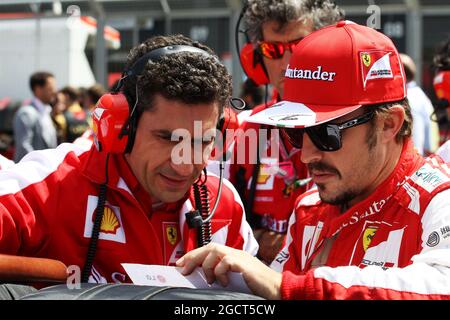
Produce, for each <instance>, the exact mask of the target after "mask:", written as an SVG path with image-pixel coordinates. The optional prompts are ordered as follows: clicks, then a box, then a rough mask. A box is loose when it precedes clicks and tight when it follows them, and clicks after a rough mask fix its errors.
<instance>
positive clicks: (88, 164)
mask: <svg viewBox="0 0 450 320" xmlns="http://www.w3.org/2000/svg"><path fill="white" fill-rule="evenodd" d="M104 172H105V155H103V154H102V153H99V152H97V151H96V150H95V148H91V149H86V148H82V147H80V146H77V145H74V144H62V145H60V146H59V147H58V148H56V149H49V150H43V151H36V152H32V153H30V154H28V155H27V156H26V157H24V159H23V160H22V161H21V162H20V163H18V164H17V165H15V166H12V167H10V168H8V169H4V170H0V180H1V181H2V183H1V184H0V252H1V253H5V254H18V255H23V256H35V257H46V258H53V259H58V260H61V261H62V262H64V263H65V264H66V265H67V266H69V265H78V266H79V267H80V268H82V267H83V265H84V262H85V258H86V252H87V247H88V244H89V241H90V237H91V231H92V226H93V213H94V210H95V209H96V206H97V201H98V193H99V185H100V184H101V183H102V182H103V181H105V176H104ZM108 175H109V182H108V190H107V201H106V205H105V210H104V216H103V220H102V224H101V228H100V237H99V241H98V245H97V253H96V257H95V259H94V263H93V268H92V273H91V277H90V279H89V281H90V282H129V281H130V280H129V278H128V277H127V276H126V274H125V271H124V269H123V268H122V266H121V263H141V264H158V265H173V264H174V262H175V261H176V260H177V259H178V258H179V257H181V256H182V255H183V254H184V253H185V252H187V251H189V250H192V249H194V248H196V246H197V245H196V244H197V238H196V232H195V231H194V230H189V228H188V227H187V224H186V221H185V215H184V214H185V213H186V212H188V211H190V210H191V209H192V208H193V203H194V201H193V196H192V194H189V195H187V196H186V197H185V199H182V200H181V201H179V202H177V203H173V204H163V205H162V206H159V207H158V208H152V205H151V203H150V199H149V196H148V194H147V193H146V192H145V191H144V190H143V189H142V187H141V186H140V184H139V183H138V181H137V179H136V178H135V177H134V175H133V174H132V172H131V169H130V168H129V167H128V164H127V163H126V161H125V159H124V158H123V155H118V154H116V155H112V156H111V157H110V159H109V166H108ZM207 186H208V192H209V198H210V203H211V207H212V204H213V203H214V201H215V198H216V195H217V188H218V178H217V177H216V176H208V179H207ZM212 230H213V235H212V241H213V242H217V243H220V244H224V245H228V246H230V247H233V248H237V249H243V250H245V251H248V252H250V253H251V254H253V255H254V254H256V252H257V249H258V246H257V244H256V241H255V239H254V238H253V234H252V231H251V229H250V227H249V226H248V224H247V222H246V221H245V218H244V215H243V209H242V203H241V201H240V199H239V196H238V194H237V192H236V191H235V189H234V188H233V186H232V185H231V184H230V183H229V182H228V181H224V186H223V189H222V196H221V200H220V202H219V206H218V209H217V211H216V214H215V215H214V218H213V219H212Z"/></svg>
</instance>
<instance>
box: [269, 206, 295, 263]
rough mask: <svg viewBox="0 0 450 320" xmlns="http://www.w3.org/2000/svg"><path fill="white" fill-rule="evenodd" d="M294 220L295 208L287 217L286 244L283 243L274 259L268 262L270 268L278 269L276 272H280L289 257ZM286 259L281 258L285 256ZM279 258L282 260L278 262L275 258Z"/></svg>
mask: <svg viewBox="0 0 450 320" xmlns="http://www.w3.org/2000/svg"><path fill="white" fill-rule="evenodd" d="M295 222H296V217H295V210H294V211H293V212H292V213H291V216H290V217H289V223H288V228H287V230H288V231H287V235H286V244H285V245H284V247H283V248H282V249H281V251H280V252H279V253H278V254H277V255H276V257H275V259H273V261H272V263H271V264H270V268H271V269H273V270H275V271H278V272H282V271H283V269H284V265H285V264H286V262H287V261H288V260H289V259H290V255H289V246H290V245H291V243H292V241H293V239H292V232H291V230H292V228H293V226H294V224H295ZM286 256H287V259H283V257H286ZM278 258H279V260H281V261H282V262H281V263H280V262H278V261H277V260H278Z"/></svg>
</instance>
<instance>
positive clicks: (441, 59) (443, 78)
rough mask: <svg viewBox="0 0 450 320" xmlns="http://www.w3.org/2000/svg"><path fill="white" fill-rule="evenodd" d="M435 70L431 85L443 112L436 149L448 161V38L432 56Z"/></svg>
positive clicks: (438, 107) (449, 154)
mask: <svg viewBox="0 0 450 320" xmlns="http://www.w3.org/2000/svg"><path fill="white" fill-rule="evenodd" d="M433 65H434V68H435V70H436V75H435V77H434V81H433V85H434V91H435V93H436V97H437V98H438V99H439V100H438V102H437V106H436V107H437V109H438V111H441V113H442V114H443V116H442V119H443V121H442V122H443V126H444V130H443V131H444V135H443V137H444V140H443V145H442V146H441V147H440V148H439V149H438V150H437V151H436V154H438V155H439V156H441V157H442V158H443V159H444V160H445V161H447V162H450V140H448V131H449V129H450V103H449V101H450V38H449V39H447V40H446V41H445V42H444V43H443V44H442V45H441V46H440V47H439V48H438V50H437V52H436V54H435V55H434V58H433Z"/></svg>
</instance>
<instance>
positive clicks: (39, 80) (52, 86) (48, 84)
mask: <svg viewBox="0 0 450 320" xmlns="http://www.w3.org/2000/svg"><path fill="white" fill-rule="evenodd" d="M30 88H31V91H32V93H33V99H32V101H31V103H30V104H28V105H24V106H22V107H20V108H19V110H18V111H17V113H16V114H15V116H14V121H13V130H14V143H15V153H14V161H15V162H17V161H19V160H20V159H22V158H23V156H25V155H26V154H27V153H29V152H31V151H33V150H41V149H47V148H55V147H56V146H57V138H56V130H55V127H54V126H53V122H52V119H51V116H50V113H51V111H52V107H51V104H52V103H54V100H55V97H56V80H55V77H54V76H53V74H51V73H49V72H36V73H34V74H32V75H31V77H30Z"/></svg>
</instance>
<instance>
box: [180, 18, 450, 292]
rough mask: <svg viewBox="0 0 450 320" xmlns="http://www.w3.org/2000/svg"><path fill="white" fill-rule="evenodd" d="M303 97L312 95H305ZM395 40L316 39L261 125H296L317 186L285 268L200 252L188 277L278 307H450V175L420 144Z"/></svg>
mask: <svg viewBox="0 0 450 320" xmlns="http://www.w3.org/2000/svg"><path fill="white" fill-rule="evenodd" d="M298 88H302V90H298ZM405 97H406V88H405V76H404V74H403V69H402V68H401V62H400V59H399V56H398V52H397V50H396V48H395V47H394V45H393V43H392V41H391V40H390V39H389V38H387V37H386V36H384V35H383V34H381V33H379V32H377V31H376V30H373V29H370V28H368V27H364V26H360V25H357V24H355V23H351V22H348V21H342V22H339V23H337V24H336V25H335V26H330V27H327V28H324V29H322V30H319V31H317V32H314V33H313V34H311V35H310V36H307V37H306V38H305V39H304V40H303V41H302V42H301V43H300V44H299V46H298V47H297V48H296V49H295V50H294V53H293V55H292V57H291V59H290V61H289V66H288V68H287V69H286V79H285V95H284V97H283V98H284V101H282V102H280V103H279V104H278V105H276V106H274V107H273V108H270V109H267V110H265V111H263V112H261V113H259V114H256V115H254V117H253V119H251V121H257V122H259V123H266V124H271V125H276V126H280V127H284V128H283V130H282V132H283V134H285V135H286V136H287V137H288V138H289V139H290V140H291V142H292V143H293V144H295V145H296V146H297V147H299V148H302V159H301V160H302V162H304V163H305V164H306V165H307V167H308V169H309V171H310V173H311V176H312V179H313V181H314V182H315V184H316V186H317V188H315V189H313V190H310V191H308V192H307V193H306V194H304V195H302V196H300V197H299V198H298V200H297V202H296V206H295V211H294V214H292V215H291V218H290V221H289V227H288V237H287V244H286V246H285V248H284V249H283V250H282V251H281V252H280V253H279V255H278V256H277V257H276V259H275V261H274V263H273V264H272V267H273V268H274V269H278V270H279V271H282V272H281V273H277V272H276V271H274V270H273V269H269V268H267V267H266V266H264V265H262V264H260V263H259V262H257V261H256V259H255V258H252V257H250V256H249V255H247V254H245V253H242V252H239V251H237V250H230V249H227V248H224V247H221V246H209V248H205V249H201V250H196V251H193V252H191V253H188V254H187V255H185V256H184V257H183V258H181V259H180V261H178V262H177V264H178V265H179V266H183V267H184V272H185V273H188V272H189V271H190V270H191V269H193V267H194V266H196V265H202V267H203V269H204V270H205V273H206V275H207V278H208V279H209V280H210V281H211V280H213V279H214V278H216V279H218V280H219V281H220V282H221V283H223V284H226V283H227V282H228V277H227V272H228V271H234V272H241V273H242V274H243V276H244V279H245V280H246V282H247V284H248V285H249V287H250V288H251V289H252V291H253V292H254V293H255V294H258V295H261V296H263V297H265V298H270V299H279V298H282V299H449V298H450V168H449V167H448V166H447V165H446V164H445V163H444V162H443V161H442V159H440V158H439V157H433V158H429V159H424V158H422V157H421V156H420V155H419V154H418V153H417V152H416V151H415V150H414V148H413V144H412V142H411V137H410V135H411V113H410V109H409V105H408V101H407V100H406V99H405Z"/></svg>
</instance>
